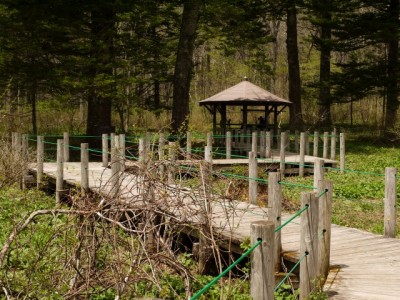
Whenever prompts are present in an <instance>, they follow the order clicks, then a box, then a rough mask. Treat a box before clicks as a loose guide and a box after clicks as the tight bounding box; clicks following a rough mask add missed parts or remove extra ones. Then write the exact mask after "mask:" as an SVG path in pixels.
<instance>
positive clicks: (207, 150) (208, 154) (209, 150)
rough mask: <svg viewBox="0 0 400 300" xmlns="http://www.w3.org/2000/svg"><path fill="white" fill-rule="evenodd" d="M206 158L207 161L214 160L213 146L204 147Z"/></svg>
mask: <svg viewBox="0 0 400 300" xmlns="http://www.w3.org/2000/svg"><path fill="white" fill-rule="evenodd" d="M204 160H205V161H206V162H212V147H211V146H205V147H204Z"/></svg>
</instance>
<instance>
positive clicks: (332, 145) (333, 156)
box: [331, 128, 336, 160]
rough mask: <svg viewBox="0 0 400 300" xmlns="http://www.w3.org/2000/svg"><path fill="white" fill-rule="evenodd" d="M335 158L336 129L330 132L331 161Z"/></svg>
mask: <svg viewBox="0 0 400 300" xmlns="http://www.w3.org/2000/svg"><path fill="white" fill-rule="evenodd" d="M335 158H336V128H335V129H334V131H333V132H332V136H331V159H332V160H335Z"/></svg>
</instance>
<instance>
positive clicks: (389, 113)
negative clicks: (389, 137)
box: [385, 0, 400, 131]
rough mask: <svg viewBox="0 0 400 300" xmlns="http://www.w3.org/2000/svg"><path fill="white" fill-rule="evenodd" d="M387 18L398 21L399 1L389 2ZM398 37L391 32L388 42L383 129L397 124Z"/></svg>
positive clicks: (394, 21) (392, 0)
mask: <svg viewBox="0 0 400 300" xmlns="http://www.w3.org/2000/svg"><path fill="white" fill-rule="evenodd" d="M388 9H389V13H388V15H389V17H390V19H391V21H392V22H393V24H396V23H398V20H399V10H400V8H399V0H391V1H390V6H389V8H388ZM398 98H399V35H398V31H397V30H393V32H392V34H391V36H390V38H389V41H388V60H387V98H386V99H387V101H386V114H385V119H386V122H385V129H386V130H388V131H390V130H393V129H394V128H395V126H396V122H397V111H398V108H399V99H398Z"/></svg>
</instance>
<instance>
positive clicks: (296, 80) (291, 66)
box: [286, 0, 303, 129]
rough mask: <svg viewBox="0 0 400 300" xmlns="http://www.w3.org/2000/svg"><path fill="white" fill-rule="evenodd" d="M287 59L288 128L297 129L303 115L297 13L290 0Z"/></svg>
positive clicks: (287, 21) (301, 125) (293, 3)
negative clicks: (290, 103) (290, 104)
mask: <svg viewBox="0 0 400 300" xmlns="http://www.w3.org/2000/svg"><path fill="white" fill-rule="evenodd" d="M286 26H287V38H286V48H287V58H288V73H289V100H290V101H292V102H293V105H292V106H291V107H290V127H291V129H295V128H296V129H299V128H301V127H303V114H302V109H301V79H300V65H299V49H298V46H297V11H296V2H295V1H294V0H290V1H289V2H288V7H287V19H286Z"/></svg>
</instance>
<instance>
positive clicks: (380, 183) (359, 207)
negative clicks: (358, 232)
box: [283, 139, 400, 236]
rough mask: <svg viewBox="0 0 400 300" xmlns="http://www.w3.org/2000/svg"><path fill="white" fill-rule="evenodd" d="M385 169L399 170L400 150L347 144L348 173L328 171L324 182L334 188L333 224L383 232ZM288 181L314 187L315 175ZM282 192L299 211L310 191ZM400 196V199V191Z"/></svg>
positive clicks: (362, 143) (399, 227) (287, 188)
mask: <svg viewBox="0 0 400 300" xmlns="http://www.w3.org/2000/svg"><path fill="white" fill-rule="evenodd" d="M337 159H338V157H337ZM385 167H396V168H398V169H399V170H400V149H399V148H397V147H395V146H388V145H383V144H380V143H373V142H371V141H365V140H358V139H355V140H349V141H347V142H346V165H345V170H346V171H345V172H344V173H340V172H339V171H338V170H337V169H330V168H326V169H325V171H326V172H325V179H328V180H332V182H333V186H334V191H333V215H332V220H333V223H335V224H338V225H343V226H349V227H354V228H359V229H363V230H367V231H370V232H373V233H377V234H382V233H383V208H384V187H385V176H384V174H385ZM285 181H287V182H290V183H296V184H305V185H311V186H312V185H313V177H312V176H306V177H304V178H300V177H286V178H285ZM283 191H284V197H285V198H286V199H288V200H289V201H290V202H291V203H293V204H294V208H295V209H299V208H300V199H301V192H304V191H307V189H303V188H298V187H290V186H284V187H283ZM308 191H311V189H309V190H308ZM397 195H398V199H400V189H397ZM397 205H398V206H399V205H400V201H399V200H398V204H397ZM399 221H400V218H399V217H398V222H397V224H398V225H397V232H400V225H399ZM398 236H400V235H399V234H398Z"/></svg>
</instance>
